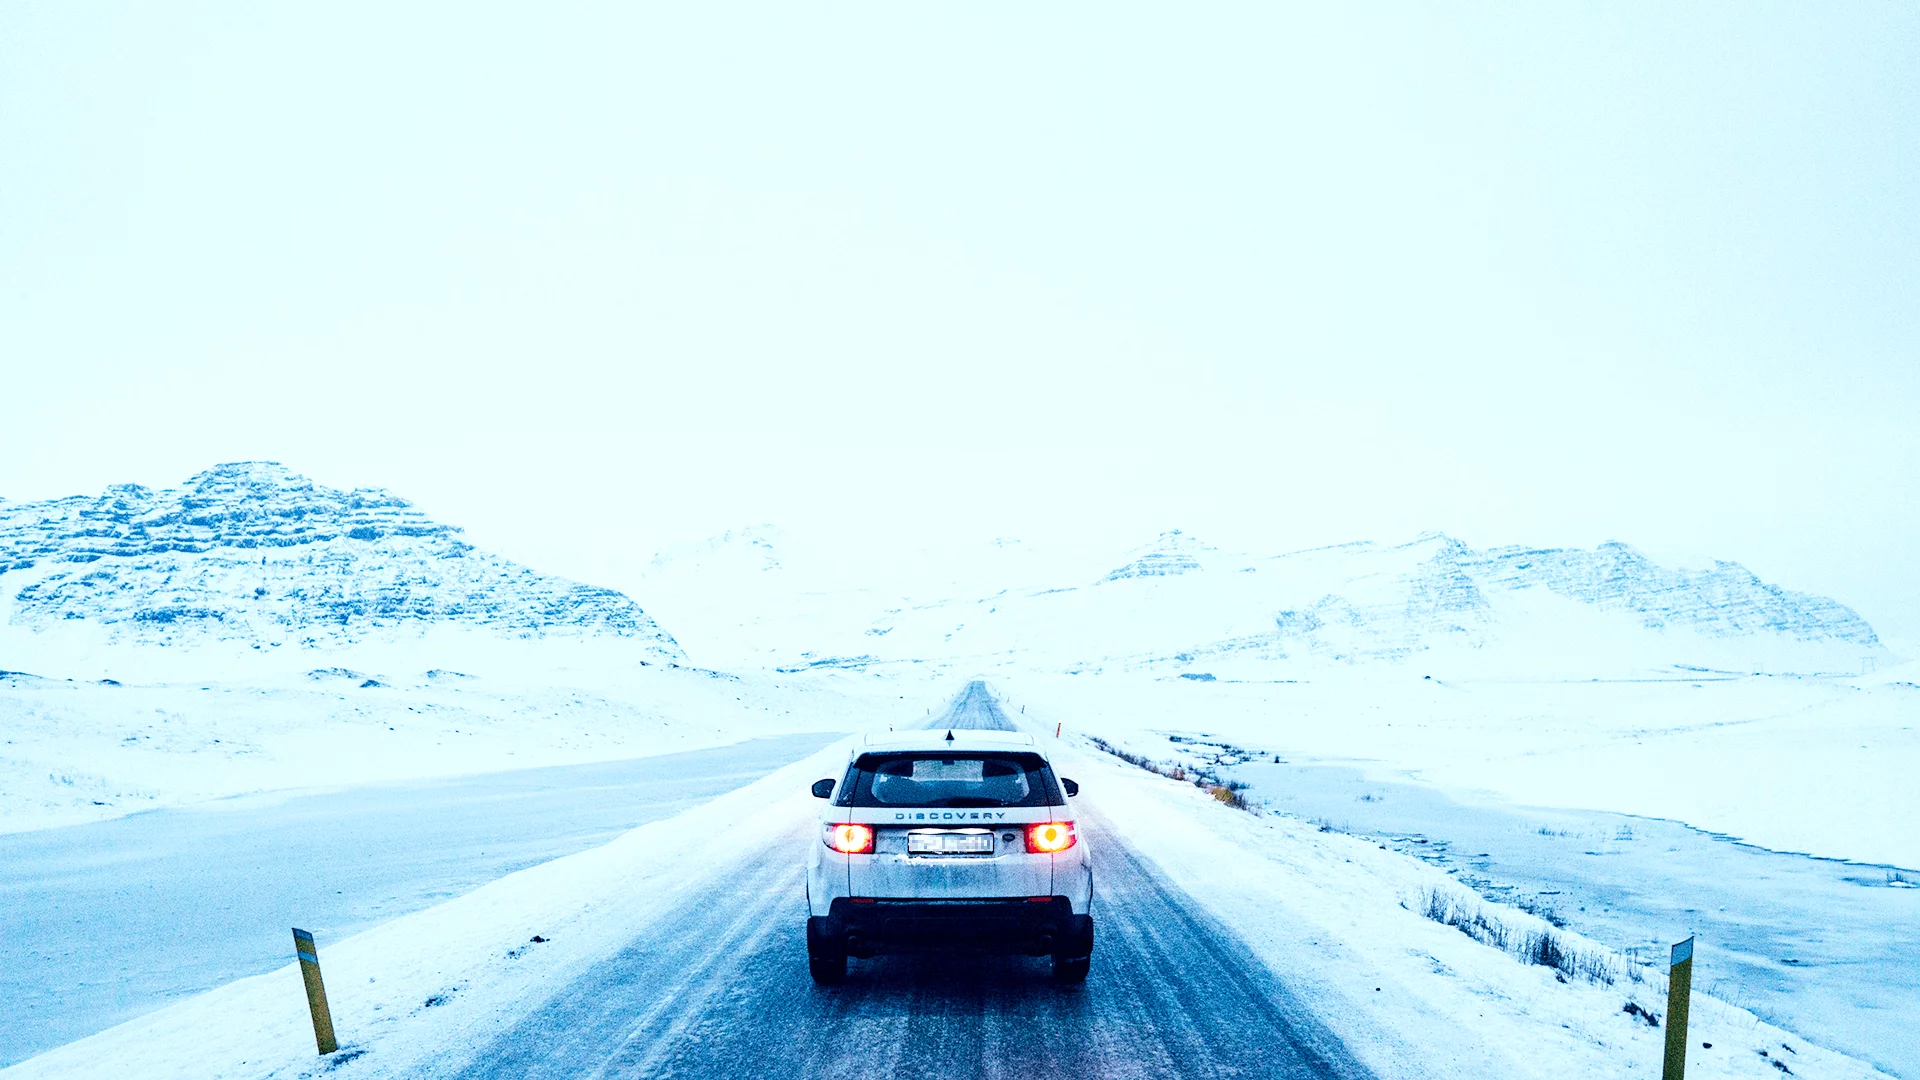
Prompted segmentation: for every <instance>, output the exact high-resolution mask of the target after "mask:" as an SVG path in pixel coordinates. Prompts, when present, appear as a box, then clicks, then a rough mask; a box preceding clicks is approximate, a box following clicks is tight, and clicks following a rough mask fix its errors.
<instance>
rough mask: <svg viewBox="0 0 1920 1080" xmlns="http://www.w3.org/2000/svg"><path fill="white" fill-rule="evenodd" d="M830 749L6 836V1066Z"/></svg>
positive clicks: (558, 773)
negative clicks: (295, 938) (295, 930)
mask: <svg viewBox="0 0 1920 1080" xmlns="http://www.w3.org/2000/svg"><path fill="white" fill-rule="evenodd" d="M834 738H836V736H833V735H827V734H818V735H792V736H783V737H780V738H773V739H758V740H754V741H751V742H745V743H740V744H737V745H734V746H727V747H719V748H716V749H711V750H699V751H694V752H691V753H682V754H668V755H663V756H660V757H650V758H636V759H632V760H628V761H614V762H605V763H598V764H591V765H572V766H560V767H555V768H544V769H526V770H519V771H515V772H508V773H494V774H490V775H485V776H475V777H464V778H459V779H453V780H439V781H431V782H427V783H420V784H407V785H399V784H392V785H381V786H377V787H367V788H357V789H348V790H341V791H330V792H322V793H314V794H305V795H298V796H293V797H288V796H285V795H279V796H249V797H242V798H237V799H226V800H222V801H220V802H217V803H212V804H207V805H204V806H201V807H196V808H191V809H178V810H159V811H154V812H152V813H147V814H136V815H133V816H131V817H125V818H118V819H115V820H112V821H103V822H97V823H94V824H88V825H76V826H70V827H67V828H59V829H43V830H40V831H37V832H26V833H14V834H6V835H0V1066H5V1065H8V1064H11V1063H13V1062H17V1061H20V1060H22V1059H24V1058H26V1057H29V1056H31V1055H32V1054H35V1053H37V1052H39V1051H41V1050H45V1049H48V1048H49V1047H54V1046H58V1045H61V1044H63V1043H67V1042H70V1041H72V1040H74V1039H78V1038H81V1037H82V1036H85V1035H90V1034H92V1033H94V1032H96V1031H100V1030H103V1029H105V1028H107V1027H110V1026H112V1025H114V1024H116V1023H119V1022H120V1021H122V1020H126V1019H128V1018H130V1017H133V1016H136V1015H138V1014H140V1013H143V1012H146V1011H148V1010H150V1009H154V1008H157V1007H159V1006H161V1005H164V1004H166V1003H167V1002H168V1001H170V1000H172V999H175V998H178V997H181V996H184V995H187V994H191V993H194V992H197V991H200V990H205V989H208V988H210V987H214V986H219V985H221V984H223V983H226V982H230V981H232V980H234V979H237V978H240V977H243V976H246V975H255V974H259V973H261V972H265V971H271V970H273V969H275V968H278V967H281V966H283V965H285V964H286V963H287V961H288V958H289V956H290V950H291V948H292V945H291V939H290V937H289V936H288V928H289V927H292V926H301V927H304V928H306V929H310V930H314V931H317V932H320V933H322V934H324V935H325V936H327V937H328V938H331V939H334V940H337V939H339V938H342V937H346V936H348V935H350V934H352V933H354V932H355V931H357V930H361V929H364V928H366V927H369V926H372V925H374V924H375V923H378V922H382V921H384V920H386V919H390V918H393V917H395V916H398V915H403V914H406V913H408V912H411V911H417V910H420V909H422V908H425V907H429V906H431V905H433V904H436V903H439V902H440V901H442V900H445V899H447V898H449V897H452V896H457V895H460V894H461V893H464V892H467V891H468V890H470V889H473V888H476V887H478V886H480V885H482V884H485V883H486V882H489V881H492V880H494V879H495V878H498V877H501V876H503V875H506V874H509V873H512V872H513V871H515V870H519V869H521V868H523V867H527V866H532V865H534V864H536V863H540V862H545V861H546V860H548V859H552V858H556V857H558V856H561V855H566V854H570V853H572V852H576V851H582V850H585V849H587V848H590V847H594V846H596V845H599V844H602V843H604V842H606V841H608V840H610V839H612V838H613V837H615V836H617V835H619V834H620V833H622V832H625V831H626V830H627V829H630V828H632V827H633V826H635V825H639V824H642V823H644V822H648V821H656V820H659V819H661V818H665V817H669V816H671V815H673V814H675V813H677V812H679V811H681V810H683V809H685V808H687V807H689V806H694V805H697V804H700V803H703V802H706V801H707V800H709V799H712V798H714V797H715V796H718V795H720V794H722V793H724V792H727V791H731V790H733V789H735V788H738V787H741V786H743V785H745V784H748V783H750V782H752V781H753V780H756V779H758V778H759V777H761V776H764V775H765V774H767V773H769V772H771V771H773V770H774V769H776V768H778V767H780V766H782V765H785V764H787V763H789V762H791V761H794V760H796V759H798V758H802V757H805V756H806V755H807V754H809V753H812V752H813V751H815V750H818V749H819V748H820V747H821V746H824V745H825V744H826V743H828V742H830V741H832V740H833V739H834Z"/></svg>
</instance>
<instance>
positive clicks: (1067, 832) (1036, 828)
mask: <svg viewBox="0 0 1920 1080" xmlns="http://www.w3.org/2000/svg"><path fill="white" fill-rule="evenodd" d="M1074 839H1075V837H1074V835H1073V822H1071V821H1043V822H1041V823H1039V824H1037V825H1029V826H1027V850H1028V851H1029V852H1031V853H1033V854H1035V855H1051V854H1053V853H1054V852H1057V851H1065V850H1067V849H1068V848H1070V847H1072V846H1073V842H1074Z"/></svg>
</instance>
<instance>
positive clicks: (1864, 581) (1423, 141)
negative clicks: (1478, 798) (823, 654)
mask: <svg viewBox="0 0 1920 1080" xmlns="http://www.w3.org/2000/svg"><path fill="white" fill-rule="evenodd" d="M391 6H392V5H385V4H380V5H365V6H362V7H350V6H346V5H326V6H324V7H314V6H311V5H309V6H306V7H304V8H298V9H296V8H293V7H291V6H287V7H273V8H269V7H268V6H266V5H260V4H252V3H246V4H233V5H230V6H226V7H216V6H199V7H193V8H191V11H190V12H183V9H186V8H188V7H189V6H188V5H165V6H162V5H151V4H147V5H136V4H126V5H104V4H90V5H89V4H72V3H22V2H16V3H10V4H8V5H6V6H5V7H3V8H0V416H4V418H5V421H4V423H0V495H4V496H6V497H8V498H12V499H30V498H44V497H48V496H53V495H60V494H67V493H72V492H80V491H87V492H91V491H97V490H98V489H99V488H101V487H102V486H104V485H105V484H107V483H110V482H115V481H123V480H135V481H140V482H145V483H149V484H156V485H160V484H168V483H173V482H176V481H178V480H180V479H182V478H184V477H185V476H187V475H189V474H191V473H193V472H195V471H197V470H199V469H200V468H203V467H205V466H206V465H208V464H211V463H213V462H215V461H223V460H234V459H243V458H271V459H277V460H281V461H284V462H286V463H288V464H289V465H291V466H293V467H295V468H297V469H300V470H302V471H304V472H307V473H308V474H310V475H312V476H314V477H315V478H317V479H320V480H323V481H326V482H328V483H333V484H338V485H342V486H353V485H378V486H386V487H390V488H393V489H395V490H397V491H400V492H401V493H403V494H406V495H409V496H412V497H414V498H415V499H417V500H419V501H420V502H422V503H423V504H424V505H425V506H426V507H427V508H428V509H429V510H430V511H431V512H433V513H435V514H436V515H438V516H440V517H443V518H445V519H448V520H451V521H454V522H457V523H461V524H465V525H466V526H468V528H469V529H470V530H471V532H472V534H473V538H474V539H475V540H476V541H477V542H480V543H483V544H486V545H488V546H491V547H494V548H496V549H499V550H502V551H504V552H506V553H508V554H511V555H514V556H516V557H519V558H522V559H525V560H527V561H529V562H532V563H533V564H534V565H536V566H540V567H541V568H543V569H549V570H553V571H556V572H562V573H568V574H572V575H574V576H578V577H583V578H587V579H589V580H595V581H600V582H604V583H607V584H611V585H616V586H625V585H630V584H631V583H632V581H633V580H634V579H635V577H636V576H637V574H638V571H639V569H640V568H641V567H643V566H644V564H645V562H646V559H647V557H648V556H649V555H650V554H651V553H652V551H653V550H654V549H655V548H657V547H659V546H660V545H662V544H664V543H667V542H670V541H673V540H676V539H682V538H686V537H689V536H695V535H701V534H704V533H708V532H716V531H719V530H720V529H723V528H725V527H727V526H729V525H736V524H742V523H749V522H758V521H775V522H780V523H783V524H785V525H786V526H787V527H789V528H790V529H792V530H794V531H796V532H801V533H811V534H815V535H824V534H830V533H832V532H835V531H840V530H844V531H847V532H849V533H855V532H858V533H863V534H866V535H870V536H882V537H889V538H893V537H902V538H908V539H916V538H920V537H925V536H929V535H944V534H946V533H950V532H955V533H957V534H959V535H960V536H962V537H974V536H991V535H996V534H1015V535H1023V536H1029V537H1035V538H1041V539H1051V540H1054V541H1058V542H1063V543H1076V544H1086V545H1089V546H1094V547H1098V548H1100V549H1102V550H1105V549H1110V548H1113V547H1116V546H1119V547H1125V546H1130V545H1131V544H1133V543H1136V542H1138V541H1140V540H1144V539H1145V538H1146V537H1148V536H1150V535H1151V534H1153V533H1156V532H1158V531H1159V530H1161V529H1163V528H1170V527H1176V526H1177V527H1181V528H1185V529H1187V530H1188V531H1190V532H1194V533H1197V534H1199V535H1201V536H1203V537H1206V538H1208V539H1210V540H1213V541H1214V542H1216V543H1219V544H1222V545H1226V546H1232V547H1237V548H1243V549H1250V550H1273V551H1278V550H1284V549H1288V548H1292V547H1298V546H1304V545H1308V544H1313V543H1321V542H1327V541H1336V540H1345V539H1353V538H1360V537H1369V538H1377V539H1382V540H1395V539H1402V538H1406V537H1410V536H1411V535H1413V534H1414V533H1417V532H1419V531H1422V530H1426V529H1442V530H1446V531H1449V532H1452V533H1454V534H1456V535H1459V536H1461V537H1462V538H1463V539H1466V540H1468V541H1469V542H1471V543H1474V544H1478V545H1493V544H1502V543H1514V542H1531V543H1554V544H1579V545H1591V544H1594V543H1597V542H1599V541H1602V540H1607V539H1616V538H1617V539H1622V540H1626V541H1628V542H1630V543H1634V544H1636V545H1639V546H1641V547H1643V548H1645V549H1647V550H1648V551H1649V552H1651V553H1653V554H1655V555H1662V556H1672V555H1688V556H1718V557H1722V558H1731V559H1738V560H1740V561H1742V562H1744V563H1746V564H1747V565H1749V566H1750V567H1752V568H1753V569H1754V570H1756V571H1757V572H1759V573H1761V574H1762V575H1763V576H1765V577H1768V578H1769V579H1772V580H1776V581H1779V582H1781V583H1783V584H1785V585H1787V586H1789V587H1793V588H1800V589H1806V590H1811V591H1820V592H1827V593H1830V594H1833V595H1836V596H1839V597H1840V598H1842V599H1844V600H1846V601H1847V602H1849V603H1852V604H1854V605H1855V606H1857V607H1858V608H1859V609H1860V610H1861V611H1862V612H1863V613H1865V614H1866V615H1867V616H1868V617H1869V618H1870V619H1872V620H1874V621H1875V622H1876V624H1877V625H1880V626H1881V627H1882V629H1883V630H1885V631H1890V632H1893V633H1895V634H1897V635H1908V636H1914V637H1920V569H1916V567H1920V482H1917V481H1916V474H1917V473H1920V422H1917V421H1920V363H1916V360H1917V358H1920V351H1917V349H1916V346H1917V345H1920V325H1917V324H1916V316H1917V313H1920V305H1917V304H1916V299H1917V298H1920V265H1917V264H1920V191H1917V188H1916V177H1920V14H1916V9H1914V8H1913V7H1911V6H1910V5H1906V4H1892V3H1888V4H1866V3H1862V4H1845V5H1842V4H1821V5H1810V4H1754V3H1740V4H1724V5H1710V4H1689V5H1685V6H1684V10H1675V8H1676V7H1677V6H1676V5H1666V4H1636V5H1622V4H1595V5H1581V6H1572V5H1538V4H1530V5H1512V6H1511V7H1500V6H1494V5H1474V6H1435V5H1427V4H1421V5H1409V6H1404V7H1402V6H1391V5H1372V6H1368V7H1365V8H1363V9H1357V10H1356V9H1355V8H1354V7H1353V6H1351V5H1342V6H1340V10H1339V11H1338V12H1334V11H1330V10H1329V9H1331V8H1332V7H1334V5H1311V6H1305V5H1303V6H1299V7H1293V8H1287V7H1281V6H1278V5H1272V4H1250V5H1244V6H1235V5H1178V6H1175V5H1166V6H1159V7H1147V6H1135V5H1119V4H1099V5H1091V4H1089V5H1065V4H1049V5H1012V4H1000V5H995V4H985V3H975V4H898V3H893V4H876V5H870V6H869V5H853V4H831V5H805V4H799V5H796V4H774V5H766V6H754V7H748V6H734V5H714V4H674V5H654V6H649V7H636V6H634V5H626V4H619V5H604V6H582V5H573V6H567V7H566V8H565V10H564V12H555V11H552V10H548V9H549V8H551V5H541V6H538V7H536V6H533V5H529V6H527V7H525V8H521V9H511V8H503V7H484V8H483V7H477V6H476V5H471V4H457V5H455V4H449V5H445V6H444V7H440V8H430V7H425V6H419V7H415V8H413V9H411V11H410V13H395V12H393V11H391V10H388V9H389V8H390V7H391ZM642 600H643V602H644V596H642Z"/></svg>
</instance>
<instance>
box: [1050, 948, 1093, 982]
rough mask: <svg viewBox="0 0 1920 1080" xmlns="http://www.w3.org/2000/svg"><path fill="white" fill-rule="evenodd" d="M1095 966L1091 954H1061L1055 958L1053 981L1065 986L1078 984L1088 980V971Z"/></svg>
mask: <svg viewBox="0 0 1920 1080" xmlns="http://www.w3.org/2000/svg"><path fill="white" fill-rule="evenodd" d="M1092 966H1093V957H1091V956H1072V957H1068V956H1059V955H1056V956H1054V958H1053V981H1054V982H1057V983H1060V984H1061V985H1063V986H1077V985H1079V984H1080V983H1083V982H1086V981H1087V971H1088V969H1089V968H1091V967H1092Z"/></svg>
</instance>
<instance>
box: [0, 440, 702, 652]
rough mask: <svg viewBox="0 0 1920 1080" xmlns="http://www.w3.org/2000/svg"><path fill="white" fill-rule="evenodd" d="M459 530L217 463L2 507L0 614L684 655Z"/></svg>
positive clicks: (141, 630) (360, 494) (269, 633)
mask: <svg viewBox="0 0 1920 1080" xmlns="http://www.w3.org/2000/svg"><path fill="white" fill-rule="evenodd" d="M459 534H460V530H459V529H458V528H457V527H455V526H451V525H444V524H441V523H438V522H435V521H433V520H431V519H430V518H428V517H427V516H426V515H425V514H422V513H421V512H420V511H419V510H417V509H415V508H414V507H413V506H412V505H411V504H410V503H408V502H407V501H406V500H404V499H402V498H399V497H398V496H395V495H393V494H390V493H388V492H385V491H381V490H378V489H366V488H362V489H356V490H353V491H340V490H337V489H334V488H329V487H325V486H323V485H320V484H316V483H314V482H313V481H311V480H308V479H307V478H305V477H303V476H300V475H298V474H297V473H294V472H292V471H290V470H288V469H287V468H285V467H283V466H281V465H277V464H274V463H271V462H240V463H235V464H227V465H219V466H216V467H214V468H211V469H208V470H207V471H205V472H203V473H200V474H199V475H197V476H194V477H192V478H191V479H189V480H188V481H187V482H186V483H184V484H182V485H181V486H179V487H177V488H167V489H164V490H159V491H156V490H153V489H151V488H146V487H142V486H140V485H137V484H124V485H117V486H114V487H111V488H108V489H107V490H106V491H105V492H104V493H103V494H101V495H98V496H74V497H71V498H65V499H55V500H50V501H47V502H30V503H10V502H0V610H5V611H6V614H7V620H8V622H9V623H10V624H11V625H12V626H13V627H16V628H25V629H30V630H47V629H50V628H53V627H57V626H70V625H73V624H74V623H76V622H78V623H81V624H83V625H92V626H96V627H98V628H101V629H102V630H103V631H104V632H105V634H106V636H107V638H108V640H110V641H118V642H128V643H142V644H169V643H191V642H202V641H209V640H222V641H233V642H241V643H246V644H254V645H262V646H278V645H285V644H304V645H321V644H337V643H353V642H355V641H359V640H364V639H367V638H369V637H372V636H378V635H381V634H392V633H395V632H402V633H404V632H408V631H417V630H420V629H422V628H425V627H429V626H437V625H452V626H460V627H465V628H469V629H479V630H484V631H489V632H492V633H495V634H499V635H503V636H508V637H546V636H554V635H575V636H593V637H615V638H625V639H631V640H633V641H634V642H636V643H638V644H639V645H640V646H642V647H643V649H644V650H645V651H646V652H648V653H650V654H654V655H657V656H660V657H666V658H679V657H681V656H682V653H681V650H680V647H679V644H678V643H677V642H675V641H674V639H673V638H672V637H671V636H669V635H668V634H667V633H666V632H665V631H663V630H661V629H660V627H659V626H657V625H655V623H654V621H653V619H652V618H650V617H649V616H648V615H647V613H646V612H645V611H642V610H641V609H640V606H639V605H638V604H636V603H634V602H633V601H632V600H631V599H629V598H627V597H626V596H624V595H623V594H621V593H618V592H615V591H613V590H611V589H604V588H598V587H595V586H592V585H582V584H579V583H577V582H572V581H566V580H562V579H560V578H555V577H549V576H546V575H543V574H539V573H536V572H535V571H533V570H530V569H528V568H526V567H524V566H521V565H519V564H517V563H514V562H511V561H509V560H507V559H503V558H501V557H499V556H497V555H492V554H489V553H487V552H484V551H481V550H479V549H478V548H475V547H474V546H472V545H471V544H468V543H465V542H463V541H462V540H460V539H459Z"/></svg>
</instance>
